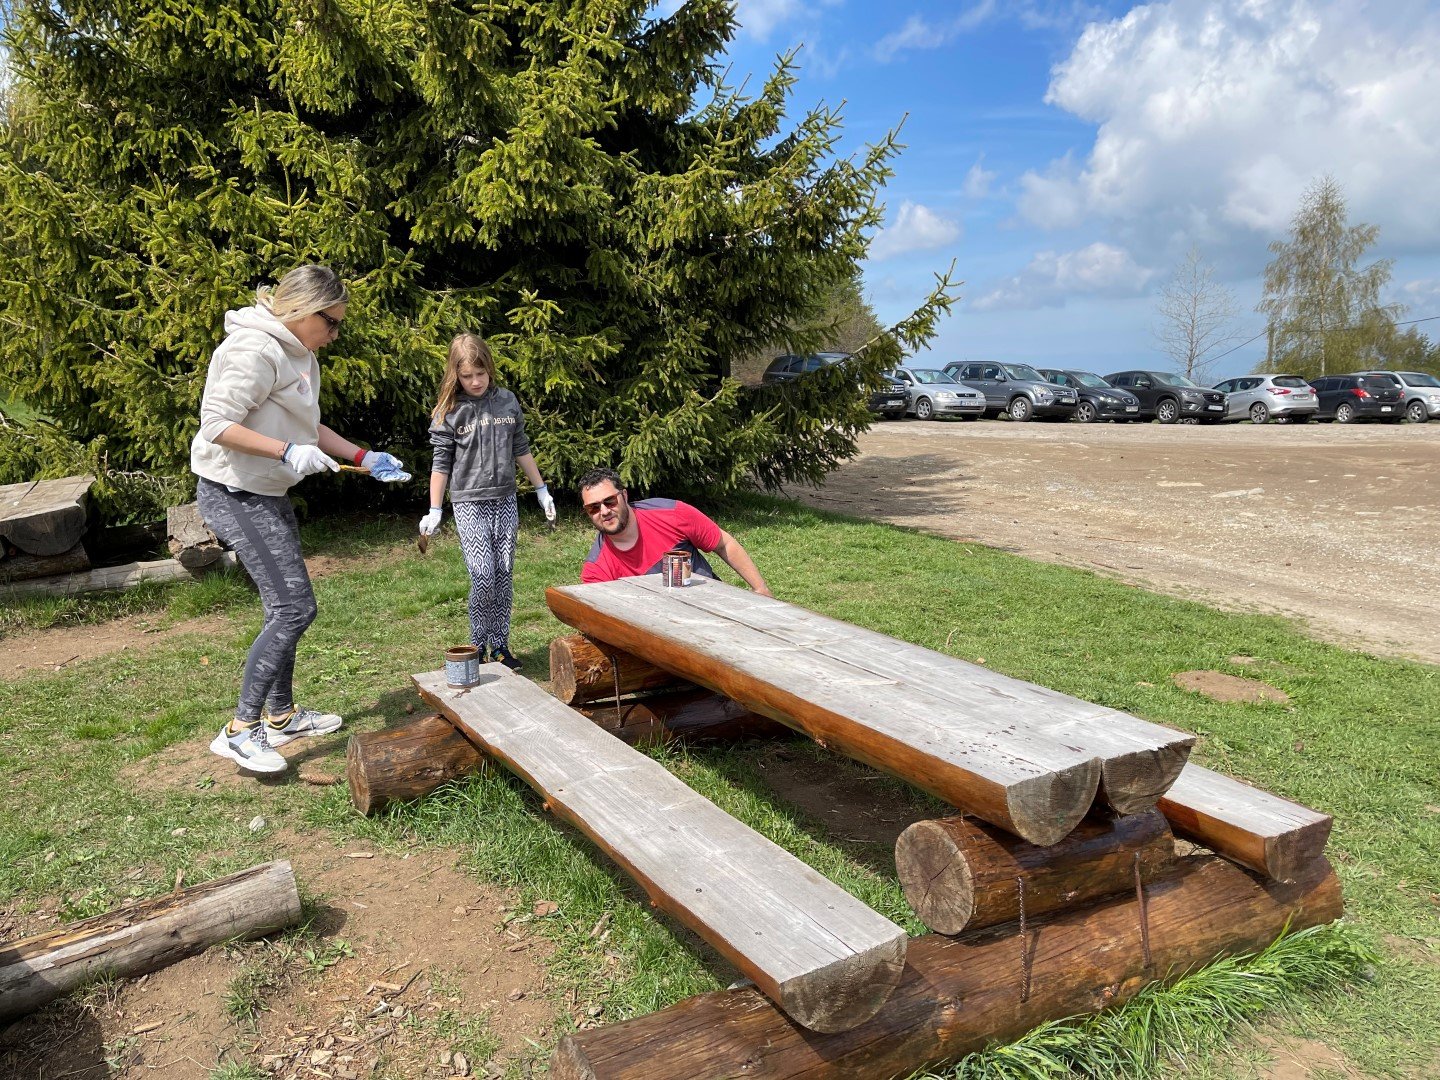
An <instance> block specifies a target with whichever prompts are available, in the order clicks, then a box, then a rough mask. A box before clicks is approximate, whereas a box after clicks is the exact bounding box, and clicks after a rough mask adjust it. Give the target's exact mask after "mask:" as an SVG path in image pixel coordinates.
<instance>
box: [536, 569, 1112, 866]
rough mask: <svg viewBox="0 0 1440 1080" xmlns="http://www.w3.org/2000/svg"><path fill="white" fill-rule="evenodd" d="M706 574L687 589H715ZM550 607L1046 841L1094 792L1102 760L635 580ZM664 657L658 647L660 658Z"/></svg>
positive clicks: (575, 593)
mask: <svg viewBox="0 0 1440 1080" xmlns="http://www.w3.org/2000/svg"><path fill="white" fill-rule="evenodd" d="M730 588H731V586H727V585H724V584H722V583H719V582H714V581H709V580H706V581H704V582H703V583H701V584H698V585H692V586H690V587H689V588H687V589H685V590H680V591H684V592H687V593H688V592H689V591H690V590H691V589H694V590H701V589H714V590H717V591H719V590H725V589H730ZM546 596H547V601H548V602H549V604H550V607H551V610H552V611H554V612H555V613H556V615H557V616H558V617H559V618H561V620H562V621H565V622H569V623H571V624H572V625H574V626H576V627H577V628H578V629H580V630H582V631H584V632H586V633H590V634H592V635H593V636H594V637H596V638H597V639H599V640H602V641H605V642H606V643H608V644H611V645H614V646H618V647H620V648H623V649H625V650H626V651H628V652H631V653H633V654H635V655H638V656H641V657H643V658H644V659H646V660H647V661H649V662H650V663H653V664H656V665H657V666H660V667H665V668H668V669H669V670H672V671H674V672H675V673H676V674H677V675H680V676H682V677H684V678H687V679H690V680H691V681H694V682H697V683H700V684H701V685H704V686H707V687H708V688H710V689H712V690H714V691H716V692H718V693H721V694H725V695H726V696H727V697H730V698H732V699H734V700H736V701H738V702H740V703H741V704H743V705H745V706H746V707H747V708H750V709H751V710H753V711H755V712H758V713H762V714H763V715H766V716H770V717H771V718H772V719H776V720H779V721H780V722H782V723H785V724H788V725H790V726H792V727H798V728H799V729H800V730H802V731H804V732H805V733H806V734H808V735H810V736H811V737H812V738H815V739H816V740H817V741H819V742H821V744H822V745H826V746H832V747H834V748H835V749H837V750H839V751H840V752H842V753H845V754H847V755H849V756H851V757H854V758H856V759H857V760H860V761H864V762H866V763H868V764H871V765H874V766H875V767H877V768H880V769H884V770H886V771H889V772H891V773H894V774H895V775H897V776H900V777H902V778H903V779H905V780H907V781H909V782H911V783H913V784H916V785H917V786H919V787H922V788H925V789H926V790H929V791H931V792H933V793H934V794H936V795H938V796H939V797H940V798H942V799H946V800H947V801H949V802H951V803H952V804H954V805H957V806H961V807H964V808H965V809H966V810H968V811H970V812H972V813H975V814H976V815H977V816H980V817H983V818H984V819H985V820H987V821H990V822H992V823H994V824H996V825H999V826H1000V827H1002V828H1006V829H1009V830H1011V831H1012V832H1016V833H1018V834H1019V835H1021V836H1024V837H1025V838H1026V839H1028V840H1030V841H1031V842H1033V843H1037V844H1049V843H1054V842H1055V841H1056V840H1058V839H1060V838H1061V837H1063V836H1064V835H1065V834H1066V833H1068V832H1069V831H1070V829H1072V828H1074V826H1075V825H1076V824H1077V823H1078V822H1079V820H1080V819H1081V818H1082V817H1083V816H1084V814H1085V813H1086V812H1087V811H1088V809H1089V808H1090V805H1091V803H1092V802H1093V800H1094V797H1095V793H1096V790H1097V788H1098V785H1099V779H1100V760H1099V759H1098V758H1097V757H1096V756H1095V755H1094V754H1093V753H1090V752H1088V751H1087V750H1086V749H1084V748H1082V747H1076V746H1073V745H1066V744H1064V743H1061V742H1059V741H1057V740H1055V739H1052V738H1049V737H1048V736H1045V735H1043V734H1041V733H1038V732H1035V731H1033V730H1031V729H1029V728H1026V727H1024V726H1023V725H1019V724H1017V723H1015V722H1014V720H1013V718H1011V717H1004V718H1000V719H999V720H997V719H996V718H995V717H994V716H990V715H987V714H985V713H983V712H982V711H979V710H976V709H967V708H962V707H960V706H957V705H956V704H955V703H954V702H953V701H949V700H947V699H946V698H945V697H944V696H943V695H941V694H937V693H935V692H934V690H933V688H932V687H929V686H918V685H912V684H911V683H908V682H906V681H904V680H901V679H897V678H895V677H893V676H890V675H883V674H879V673H877V672H875V671H872V670H869V669H867V668H863V667H858V666H856V665H855V664H851V663H846V662H845V661H843V660H839V659H836V658H834V657H831V656H827V655H825V654H823V653H820V652H816V651H815V650H814V649H811V648H807V647H805V646H804V645H799V644H793V643H790V642H786V641H782V640H780V639H778V638H777V637H775V636H774V635H771V634H767V633H765V632H763V631H760V630H756V629H754V628H752V627H749V626H745V625H742V624H741V623H738V622H736V621H735V620H733V619H730V618H727V617H725V616H724V615H720V614H716V613H713V612H709V611H705V610H702V609H700V608H699V607H696V606H694V605H690V604H684V603H680V602H678V601H667V600H666V598H665V597H664V596H662V595H657V594H656V593H653V592H651V591H649V590H648V589H647V587H646V583H645V581H644V580H642V579H637V578H628V579H621V580H619V581H611V582H604V583H600V584H592V585H578V586H561V587H557V588H552V589H550V590H548V592H547V594H546ZM662 653H663V654H667V655H661V654H662Z"/></svg>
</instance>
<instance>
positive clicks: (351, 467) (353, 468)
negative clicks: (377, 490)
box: [340, 465, 370, 476]
mask: <svg viewBox="0 0 1440 1080" xmlns="http://www.w3.org/2000/svg"><path fill="white" fill-rule="evenodd" d="M340 471H341V472H358V473H365V474H366V475H367V476H368V475H369V474H370V470H369V469H366V468H363V467H362V466H359V465H341V466H340Z"/></svg>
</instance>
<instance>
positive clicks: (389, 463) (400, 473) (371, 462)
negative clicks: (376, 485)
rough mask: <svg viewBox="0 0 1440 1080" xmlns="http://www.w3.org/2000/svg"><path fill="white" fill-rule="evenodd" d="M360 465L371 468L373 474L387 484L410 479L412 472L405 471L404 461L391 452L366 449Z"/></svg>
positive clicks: (363, 467)
mask: <svg viewBox="0 0 1440 1080" xmlns="http://www.w3.org/2000/svg"><path fill="white" fill-rule="evenodd" d="M360 467H361V468H362V469H369V470H370V475H371V476H373V477H374V478H375V479H376V480H379V481H380V482H381V483H385V484H398V483H402V482H404V481H406V480H409V479H410V474H409V473H408V472H406V471H405V463H404V462H403V461H401V460H400V459H399V458H397V457H392V456H391V455H389V454H379V453H376V452H375V451H374V450H366V451H365V456H364V457H362V458H361V459H360Z"/></svg>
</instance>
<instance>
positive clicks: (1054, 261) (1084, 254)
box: [974, 241, 1155, 311]
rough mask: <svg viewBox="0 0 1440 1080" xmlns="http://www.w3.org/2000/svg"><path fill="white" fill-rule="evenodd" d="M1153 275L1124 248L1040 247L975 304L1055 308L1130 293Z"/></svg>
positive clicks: (1096, 245) (980, 307)
mask: <svg viewBox="0 0 1440 1080" xmlns="http://www.w3.org/2000/svg"><path fill="white" fill-rule="evenodd" d="M1154 276H1155V274H1154V271H1152V270H1147V269H1146V268H1145V267H1143V266H1141V265H1140V264H1139V263H1137V262H1136V261H1135V260H1134V258H1133V257H1132V256H1131V255H1130V253H1129V252H1128V251H1125V250H1124V249H1122V248H1118V247H1114V246H1112V245H1110V244H1107V243H1104V242H1103V241H1096V242H1095V243H1093V244H1091V245H1090V246H1089V247H1083V248H1081V249H1080V250H1079V251H1066V252H1058V253H1057V252H1054V251H1042V252H1040V253H1039V254H1038V255H1036V256H1035V257H1034V258H1033V259H1031V260H1030V265H1029V266H1027V267H1026V268H1025V269H1024V270H1022V271H1021V272H1020V273H1018V274H1016V275H1015V276H1014V277H1011V278H1007V279H1006V280H1004V281H1002V282H1001V283H1000V284H999V285H997V286H996V287H995V288H994V289H992V290H991V291H990V292H988V293H986V294H984V295H983V296H981V297H980V299H978V300H976V301H975V304H974V306H975V308H976V309H977V310H979V311H995V310H1001V309H1007V308H1041V307H1060V306H1062V305H1063V304H1064V303H1065V301H1066V299H1067V298H1068V297H1071V296H1082V295H1083V296H1135V295H1137V294H1138V293H1140V292H1142V291H1144V289H1145V286H1146V285H1147V284H1149V282H1150V279H1151V278H1152V277H1154Z"/></svg>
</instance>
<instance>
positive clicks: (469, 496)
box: [420, 334, 555, 668]
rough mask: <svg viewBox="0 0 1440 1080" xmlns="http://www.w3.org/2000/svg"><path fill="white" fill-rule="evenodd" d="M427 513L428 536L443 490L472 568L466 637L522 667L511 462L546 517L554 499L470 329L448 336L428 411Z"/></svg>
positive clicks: (486, 352)
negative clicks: (513, 630)
mask: <svg viewBox="0 0 1440 1080" xmlns="http://www.w3.org/2000/svg"><path fill="white" fill-rule="evenodd" d="M430 445H431V446H433V447H434V448H435V460H434V464H433V465H431V470H430V512H429V513H428V514H426V515H425V516H424V517H423V518H421V519H420V532H421V533H422V534H423V535H425V536H432V535H434V533H435V530H436V529H438V528H440V519H441V518H442V517H443V516H444V513H445V510H444V503H445V488H446V485H447V484H448V485H449V487H450V506H451V509H452V510H453V512H454V514H455V529H456V531H457V532H458V533H459V534H460V549H461V550H462V551H463V552H464V553H465V566H466V568H467V569H468V570H469V571H470V640H471V641H472V642H474V643H475V645H476V646H478V647H479V649H480V655H481V656H482V657H485V658H486V659H488V660H491V661H493V662H495V663H501V664H504V665H505V666H506V667H510V668H519V667H520V661H519V660H517V659H515V656H514V654H513V653H511V652H510V607H511V603H512V601H513V599H514V594H515V585H514V573H515V537H516V535H517V534H518V533H519V531H520V512H519V510H518V509H517V508H516V506H515V466H516V465H519V466H520V468H521V469H523V470H524V471H525V476H526V478H527V479H529V481H530V482H531V483H532V484H534V485H535V497H536V498H537V499H539V500H540V508H541V509H542V510H544V511H545V517H546V518H547V519H549V520H550V521H554V520H555V500H554V499H552V498H551V497H550V491H549V489H548V488H547V487H546V486H545V481H544V480H542V479H541V478H540V468H539V466H537V465H536V464H535V457H534V455H532V454H531V453H530V440H529V439H528V438H527V437H526V435H525V414H524V413H523V412H521V411H520V402H519V401H518V400H516V398H515V395H514V394H512V393H511V392H510V391H509V390H506V389H505V388H504V387H503V386H500V385H499V383H498V381H497V380H496V375H495V358H494V357H493V356H492V355H491V353H490V346H489V345H487V344H486V343H485V341H484V340H483V339H482V338H480V337H477V336H476V335H475V334H460V335H459V336H457V337H456V338H455V340H453V341H452V342H450V353H449V355H448V356H447V357H446V361H445V374H444V375H443V376H441V378H440V393H439V396H438V398H437V399H436V402H435V408H434V410H433V411H432V412H431V414H430Z"/></svg>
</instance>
